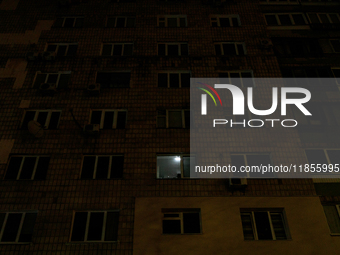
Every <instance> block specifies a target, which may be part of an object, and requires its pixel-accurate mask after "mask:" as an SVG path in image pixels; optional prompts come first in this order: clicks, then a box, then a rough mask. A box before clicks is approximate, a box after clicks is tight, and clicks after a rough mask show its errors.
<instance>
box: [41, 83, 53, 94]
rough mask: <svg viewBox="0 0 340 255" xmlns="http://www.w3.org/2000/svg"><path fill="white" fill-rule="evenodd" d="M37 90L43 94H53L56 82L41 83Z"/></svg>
mask: <svg viewBox="0 0 340 255" xmlns="http://www.w3.org/2000/svg"><path fill="white" fill-rule="evenodd" d="M39 90H40V92H41V93H42V94H43V95H54V93H55V92H56V91H57V84H55V83H42V84H41V85H40V87H39Z"/></svg>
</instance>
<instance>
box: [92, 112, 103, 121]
mask: <svg viewBox="0 0 340 255" xmlns="http://www.w3.org/2000/svg"><path fill="white" fill-rule="evenodd" d="M101 118H102V111H92V114H91V124H100V120H101Z"/></svg>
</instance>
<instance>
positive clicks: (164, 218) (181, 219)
mask: <svg viewBox="0 0 340 255" xmlns="http://www.w3.org/2000/svg"><path fill="white" fill-rule="evenodd" d="M166 209H168V208H166ZM168 210H169V209H168ZM162 213H163V217H162V223H163V220H168V221H169V220H180V222H181V233H173V234H170V233H163V228H162V234H163V235H199V234H202V218H201V210H199V211H195V210H192V211H190V210H188V211H185V212H183V211H181V210H180V209H178V211H177V210H173V211H172V210H171V209H170V210H169V211H167V212H164V211H162ZM183 213H198V215H199V219H200V222H199V224H200V233H184V219H183ZM165 214H179V217H165V216H164V215H165Z"/></svg>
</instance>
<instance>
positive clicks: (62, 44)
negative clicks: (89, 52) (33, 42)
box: [45, 43, 78, 56]
mask: <svg viewBox="0 0 340 255" xmlns="http://www.w3.org/2000/svg"><path fill="white" fill-rule="evenodd" d="M50 45H56V46H57V48H56V49H55V51H54V52H55V53H56V54H58V51H59V46H67V47H66V51H65V54H64V56H67V54H68V49H69V46H70V45H77V46H78V43H48V44H47V45H46V47H45V51H47V48H48V46H50Z"/></svg>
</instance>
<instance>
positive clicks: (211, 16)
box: [210, 14, 241, 28]
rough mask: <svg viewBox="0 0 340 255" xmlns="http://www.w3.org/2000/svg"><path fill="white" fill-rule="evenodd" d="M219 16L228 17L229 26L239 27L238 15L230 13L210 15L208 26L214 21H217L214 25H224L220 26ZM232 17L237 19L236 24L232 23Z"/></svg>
mask: <svg viewBox="0 0 340 255" xmlns="http://www.w3.org/2000/svg"><path fill="white" fill-rule="evenodd" d="M221 18H228V19H229V24H230V26H229V27H241V19H240V15H238V14H230V15H210V26H211V27H214V26H213V25H212V23H214V22H216V23H217V26H216V27H223V28H224V26H221V22H220V19H221ZM233 18H236V19H237V26H235V25H234V22H233V20H232V19H233ZM213 19H216V21H213Z"/></svg>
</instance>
